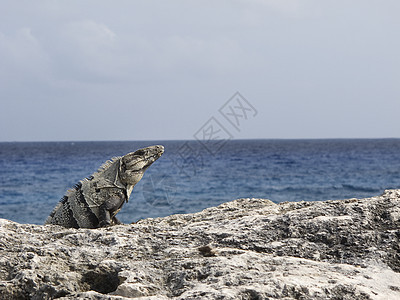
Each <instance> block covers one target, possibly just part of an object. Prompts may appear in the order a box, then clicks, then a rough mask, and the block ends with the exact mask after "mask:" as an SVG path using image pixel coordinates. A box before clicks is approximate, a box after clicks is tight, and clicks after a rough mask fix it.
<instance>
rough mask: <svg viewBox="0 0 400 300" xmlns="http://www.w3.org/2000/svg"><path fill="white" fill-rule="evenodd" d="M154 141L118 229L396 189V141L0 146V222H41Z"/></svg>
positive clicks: (399, 168)
mask: <svg viewBox="0 0 400 300" xmlns="http://www.w3.org/2000/svg"><path fill="white" fill-rule="evenodd" d="M154 144H162V145H164V146H165V153H164V155H163V156H162V157H161V158H160V159H159V160H158V161H156V162H155V163H154V164H153V165H152V166H151V167H150V168H149V169H148V170H147V171H146V173H145V176H144V177H143V179H142V180H141V181H140V182H139V184H137V185H136V187H135V188H134V190H133V193H132V195H131V199H130V200H129V203H127V204H125V205H124V207H123V209H122V210H121V212H120V213H119V214H118V216H119V219H120V220H121V221H123V222H125V223H130V222H133V221H137V220H138V219H142V218H148V217H159V216H166V215H170V214H174V213H191V212H196V211H200V210H202V209H204V208H206V207H210V206H215V205H218V204H220V203H223V202H226V201H231V200H234V199H237V198H242V197H246V198H248V197H257V198H267V199H270V200H272V201H275V202H282V201H300V200H307V201H315V200H328V199H345V198H353V197H369V196H375V195H379V194H381V193H382V192H383V191H384V190H385V189H389V188H400V139H371V140H364V139H359V140H232V141H227V142H226V143H225V142H224V141H222V142H221V141H214V142H208V143H205V144H202V143H200V142H198V141H152V142H148V141H146V142H35V143H21V142H18V143H0V218H6V219H9V220H13V221H16V222H20V223H33V224H42V223H43V222H44V221H45V219H46V218H47V216H48V215H49V213H50V212H51V210H52V209H53V208H54V206H55V205H56V204H57V203H58V201H59V200H60V199H61V197H62V196H63V195H64V194H65V192H66V190H67V189H69V188H70V187H72V186H73V185H74V184H75V183H76V182H77V181H79V180H80V179H83V178H85V177H87V176H89V175H91V174H92V173H93V172H94V171H96V170H97V168H98V167H99V166H100V165H101V164H102V163H103V162H105V161H106V160H107V159H109V158H111V157H114V156H119V155H124V154H126V153H128V152H131V151H134V150H136V149H138V148H141V147H145V146H149V145H154Z"/></svg>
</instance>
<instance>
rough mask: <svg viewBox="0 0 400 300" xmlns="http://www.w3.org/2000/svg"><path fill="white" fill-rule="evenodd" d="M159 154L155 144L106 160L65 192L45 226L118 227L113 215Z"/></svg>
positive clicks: (158, 146)
mask: <svg viewBox="0 0 400 300" xmlns="http://www.w3.org/2000/svg"><path fill="white" fill-rule="evenodd" d="M163 153H164V147H163V146H161V145H157V146H150V147H147V148H143V149H139V150H137V151H135V152H131V153H128V154H126V155H124V156H121V157H115V158H113V159H112V160H111V161H107V162H106V163H105V164H104V165H103V166H101V167H100V169H99V170H98V171H97V172H95V173H94V174H93V175H92V176H90V177H88V178H85V179H83V180H81V181H80V182H78V184H76V185H75V187H74V188H73V189H70V190H68V192H67V194H66V195H65V196H64V197H63V198H62V199H61V201H60V202H59V203H58V205H57V206H56V207H55V208H54V210H53V211H52V213H51V214H50V216H49V217H48V218H47V220H46V222H45V224H55V225H61V226H64V227H72V228H98V227H104V226H109V225H115V224H121V222H120V221H119V220H118V219H117V218H116V217H115V215H116V214H117V213H118V212H119V211H120V210H121V207H122V205H123V204H124V203H125V202H128V199H129V196H130V195H131V192H132V189H133V187H134V186H135V185H136V184H137V183H138V182H139V181H140V179H142V177H143V174H144V171H146V170H147V168H148V167H150V165H151V164H152V163H153V162H155V161H156V160H157V159H158V158H160V156H161V155H162V154H163Z"/></svg>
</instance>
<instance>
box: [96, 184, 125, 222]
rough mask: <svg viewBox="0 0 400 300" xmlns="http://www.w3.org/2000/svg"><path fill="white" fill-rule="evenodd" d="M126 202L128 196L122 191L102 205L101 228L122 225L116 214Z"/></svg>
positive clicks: (114, 194) (100, 214)
mask: <svg viewBox="0 0 400 300" xmlns="http://www.w3.org/2000/svg"><path fill="white" fill-rule="evenodd" d="M125 201H126V196H125V194H124V193H123V192H122V191H118V192H116V193H115V192H114V193H113V194H112V195H111V196H110V197H109V198H108V199H107V200H106V201H105V202H104V203H103V204H102V205H100V208H99V209H100V211H99V212H100V213H99V227H106V226H110V225H116V224H122V223H121V222H120V221H119V220H118V219H117V218H116V217H115V214H116V213H117V212H118V211H119V210H120V209H121V207H122V205H123V204H124V202H125Z"/></svg>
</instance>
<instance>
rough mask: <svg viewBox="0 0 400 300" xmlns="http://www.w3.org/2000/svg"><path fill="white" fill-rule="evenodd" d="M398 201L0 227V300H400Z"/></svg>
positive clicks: (248, 203)
mask: <svg viewBox="0 0 400 300" xmlns="http://www.w3.org/2000/svg"><path fill="white" fill-rule="evenodd" d="M399 238H400V190H388V191H385V193H384V194H383V195H382V196H379V197H373V198H368V199H349V200H339V201H323V202H285V203H281V204H274V203H273V202H271V201H269V200H263V199H239V200H235V201H232V202H228V203H225V204H222V205H220V206H218V207H213V208H208V209H206V210H204V211H202V212H199V213H195V214H188V215H172V216H169V217H165V218H157V219H146V220H142V221H140V222H138V223H136V224H131V225H118V226H114V227H109V228H102V229H65V228H62V227H59V226H38V225H26V224H25V225H21V224H17V223H14V222H11V221H7V220H0V299H46V298H49V299H53V298H61V299H76V298H82V299H127V298H136V299H142V300H143V299H400V246H399Z"/></svg>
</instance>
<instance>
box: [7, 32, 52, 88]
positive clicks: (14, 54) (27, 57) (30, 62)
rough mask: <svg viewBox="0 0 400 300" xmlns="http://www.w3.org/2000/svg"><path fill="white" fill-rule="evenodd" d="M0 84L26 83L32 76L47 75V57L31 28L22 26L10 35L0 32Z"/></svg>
mask: <svg viewBox="0 0 400 300" xmlns="http://www.w3.org/2000/svg"><path fill="white" fill-rule="evenodd" d="M0 65H1V66H2V68H1V69H0V76H1V78H2V80H1V83H0V84H1V85H3V87H4V85H10V84H15V83H17V80H15V79H17V78H18V81H20V80H22V81H24V82H25V83H26V81H27V80H30V79H32V78H36V79H38V78H39V77H43V76H48V72H49V58H48V56H47V54H46V52H45V51H44V50H43V48H42V45H41V44H40V42H39V40H38V39H37V38H36V37H35V36H34V34H33V32H32V29H31V28H29V27H24V28H20V29H18V30H17V31H16V32H15V33H14V34H12V35H6V34H4V33H1V32H0Z"/></svg>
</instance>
